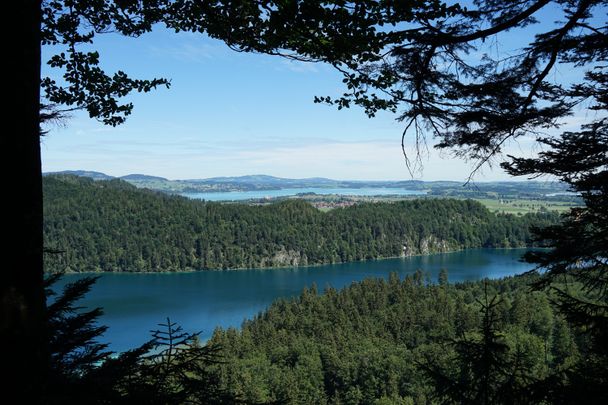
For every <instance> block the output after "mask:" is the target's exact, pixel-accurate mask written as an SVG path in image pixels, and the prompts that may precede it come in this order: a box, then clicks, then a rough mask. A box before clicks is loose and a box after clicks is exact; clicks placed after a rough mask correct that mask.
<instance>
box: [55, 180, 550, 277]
mask: <svg viewBox="0 0 608 405" xmlns="http://www.w3.org/2000/svg"><path fill="white" fill-rule="evenodd" d="M43 192H44V240H45V248H46V249H47V250H49V251H52V252H55V253H56V254H49V255H46V257H45V266H46V267H45V269H46V271H47V272H103V271H113V272H119V271H124V272H150V271H183V270H200V269H237V268H259V267H277V266H301V265H314V264H323V263H339V262H347V261H356V260H369V259H377V258H387V257H398V256H409V255H416V254H428V253H435V252H447V251H454V250H460V249H467V248H476V247H502V248H510V247H524V246H531V245H532V244H533V243H534V244H537V245H538V244H539V243H541V244H542V242H538V241H537V242H533V238H532V235H531V229H532V228H534V227H543V226H547V225H553V224H556V223H558V221H559V215H558V214H557V213H554V212H547V213H534V214H526V215H509V214H495V213H491V212H490V211H488V209H486V208H485V207H484V206H483V205H481V204H480V203H477V202H474V201H471V200H454V199H439V198H429V199H418V200H409V201H399V202H393V203H361V204H356V205H354V206H351V207H346V208H338V209H333V210H330V211H329V212H321V211H319V210H317V209H316V208H314V207H313V206H311V205H310V204H308V203H306V202H304V201H300V200H287V201H281V202H278V203H275V204H269V205H264V206H255V205H245V204H222V203H211V202H204V201H197V200H190V199H187V198H184V197H179V196H171V195H166V194H163V193H160V192H155V191H151V190H143V189H137V188H136V187H135V186H133V185H130V184H128V183H126V182H124V181H122V180H118V179H115V180H109V181H93V180H91V179H87V178H82V177H75V176H65V175H63V176H45V178H44V182H43Z"/></svg>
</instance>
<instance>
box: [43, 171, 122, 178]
mask: <svg viewBox="0 0 608 405" xmlns="http://www.w3.org/2000/svg"><path fill="white" fill-rule="evenodd" d="M50 174H60V175H61V174H68V175H72V176H78V177H88V178H91V179H93V180H111V179H114V178H115V177H114V176H109V175H107V174H105V173H101V172H94V171H91V170H63V171H60V172H46V173H43V176H47V175H50Z"/></svg>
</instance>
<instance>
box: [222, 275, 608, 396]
mask: <svg viewBox="0 0 608 405" xmlns="http://www.w3.org/2000/svg"><path fill="white" fill-rule="evenodd" d="M536 279H537V276H535V275H528V276H520V277H511V278H506V279H501V280H493V281H487V280H486V281H479V282H468V283H461V284H449V283H447V282H446V281H447V273H446V272H442V274H441V275H440V276H439V280H438V281H436V280H433V282H432V283H430V282H429V280H427V279H426V276H424V274H423V273H422V272H418V273H417V274H415V275H413V276H408V277H407V278H406V279H404V280H401V279H399V277H398V276H397V275H396V274H392V275H391V276H390V278H389V280H384V279H367V280H364V281H363V282H360V283H353V284H352V285H351V286H350V287H348V288H345V289H343V290H340V291H337V290H335V289H332V288H328V289H325V292H324V294H321V293H320V291H319V292H318V291H317V288H316V287H315V286H313V287H312V288H310V289H305V290H304V291H303V293H302V294H301V296H300V297H299V298H295V299H292V300H286V299H282V300H279V301H277V302H275V303H274V304H273V305H271V306H270V307H269V308H268V309H267V310H266V311H265V312H263V313H260V314H259V315H258V316H257V317H256V318H255V319H253V320H251V321H246V322H245V323H244V324H243V327H242V329H241V330H237V329H232V328H231V329H227V330H222V329H218V330H216V331H215V333H214V336H213V337H212V339H211V341H210V342H211V343H212V344H213V345H216V346H221V347H223V348H224V350H223V356H224V358H223V360H224V363H223V364H221V365H219V366H217V367H216V370H215V373H216V375H217V378H218V381H219V384H220V386H221V387H222V389H225V390H227V391H228V392H231V393H232V394H233V395H235V397H239V398H241V399H243V400H245V402H247V403H294V404H295V403H298V404H299V403H302V404H327V403H334V404H426V403H471V404H482V403H487V404H498V403H504V404H517V403H521V404H528V403H572V402H570V401H572V400H573V398H574V397H573V396H575V395H576V392H575V391H574V390H573V388H572V387H569V386H568V385H569V381H568V378H571V379H572V381H575V376H576V373H577V370H578V371H581V370H582V372H585V368H584V367H582V368H577V367H578V366H580V365H582V364H583V363H582V362H581V359H582V358H585V357H586V356H588V355H589V353H586V350H585V347H586V342H587V339H588V337H586V336H585V335H583V334H577V333H576V332H575V331H574V330H573V329H571V328H570V327H569V325H568V323H567V322H566V320H565V319H564V318H563V316H561V315H560V314H559V312H557V311H556V310H555V309H554V307H552V305H551V304H550V301H551V295H550V293H548V292H545V291H536V292H531V291H530V288H529V285H530V283H531V282H534V281H535V280H536ZM572 381H570V383H571V382H572ZM484 382H485V383H484ZM486 383H487V384H486ZM484 384H485V385H484ZM586 389H589V390H594V389H601V388H600V387H588V388H586ZM589 392H590V393H591V391H589ZM480 395H483V396H484V397H485V402H484V399H483V398H480Z"/></svg>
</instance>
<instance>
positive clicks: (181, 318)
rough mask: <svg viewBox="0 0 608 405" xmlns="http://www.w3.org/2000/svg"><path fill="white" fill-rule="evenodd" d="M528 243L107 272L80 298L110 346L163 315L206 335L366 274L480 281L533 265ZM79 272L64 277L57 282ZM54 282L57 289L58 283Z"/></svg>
mask: <svg viewBox="0 0 608 405" xmlns="http://www.w3.org/2000/svg"><path fill="white" fill-rule="evenodd" d="M525 251H526V249H470V250H467V251H462V252H455V253H445V254H435V255H429V256H415V257H409V258H402V259H386V260H374V261H367V262H351V263H343V264H333V265H323V266H316V267H299V268H283V269H255V270H212V271H199V272H192V273H157V274H141V273H140V274H129V273H124V274H120V273H117V274H116V273H114V274H113V273H106V274H103V275H102V276H101V278H100V279H99V280H98V281H97V283H96V284H95V285H94V286H93V289H92V291H91V292H90V293H89V294H88V295H87V296H86V298H85V299H84V300H83V301H82V302H81V304H83V305H84V306H87V307H89V308H91V307H103V309H104V312H105V314H104V316H103V317H102V318H101V323H102V324H104V325H107V326H109V329H108V331H107V332H106V335H105V336H104V341H106V342H111V346H110V348H111V349H112V350H114V351H124V350H127V349H130V348H134V347H135V346H137V345H139V344H141V343H143V342H144V341H146V340H148V338H149V331H150V330H151V329H155V328H156V326H157V324H158V323H160V322H162V321H164V320H165V319H166V317H167V316H169V317H170V318H171V320H172V321H175V322H178V323H179V324H180V325H182V327H183V328H184V330H186V331H189V332H195V331H202V334H201V337H202V338H203V339H207V338H209V337H210V336H211V334H212V332H213V330H214V329H215V328H216V327H217V326H222V327H224V328H225V327H228V326H235V327H239V326H240V325H241V323H242V321H243V320H244V319H245V318H251V317H253V316H254V315H255V314H257V313H258V312H260V311H263V310H264V309H265V308H266V307H268V305H269V304H270V303H271V302H273V301H274V300H276V299H277V298H279V297H293V296H296V295H298V294H300V292H301V291H302V289H303V288H304V287H307V286H308V287H310V286H311V285H312V284H313V283H315V284H316V285H317V287H318V290H319V292H321V291H323V289H324V288H325V287H326V286H332V287H334V288H342V287H344V286H347V285H349V284H351V283H352V282H356V281H360V280H363V279H364V278H367V277H381V278H385V279H388V276H389V274H390V273H391V272H396V273H398V274H399V276H400V277H401V278H403V277H405V276H406V275H408V274H413V273H414V272H415V271H416V270H417V269H422V270H423V271H425V272H428V273H429V275H430V278H431V280H432V281H434V282H435V281H436V280H437V276H438V274H439V271H440V270H441V269H442V268H445V269H447V271H448V276H449V281H450V282H458V281H467V280H480V279H483V278H500V277H506V276H511V275H515V274H521V273H523V272H525V271H528V270H530V269H531V268H532V266H531V265H530V264H527V263H522V262H520V261H519V258H520V257H521V255H522V254H523V253H524V252H525ZM79 277H82V275H78V274H74V275H68V276H65V277H64V278H63V279H62V280H61V282H60V283H58V285H57V286H61V285H62V284H65V283H66V282H69V281H74V280H76V279H78V278H79ZM57 286H56V287H55V288H57Z"/></svg>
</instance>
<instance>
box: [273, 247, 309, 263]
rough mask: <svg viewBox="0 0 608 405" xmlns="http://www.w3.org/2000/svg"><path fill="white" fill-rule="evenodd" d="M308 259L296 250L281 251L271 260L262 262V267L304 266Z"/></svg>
mask: <svg viewBox="0 0 608 405" xmlns="http://www.w3.org/2000/svg"><path fill="white" fill-rule="evenodd" d="M307 264H308V257H306V255H305V254H304V255H303V254H302V253H301V252H299V251H296V250H286V249H285V248H284V247H281V250H279V251H278V252H276V253H275V254H274V255H273V256H272V257H271V258H269V259H266V260H263V262H262V267H285V266H306V265H307Z"/></svg>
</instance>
